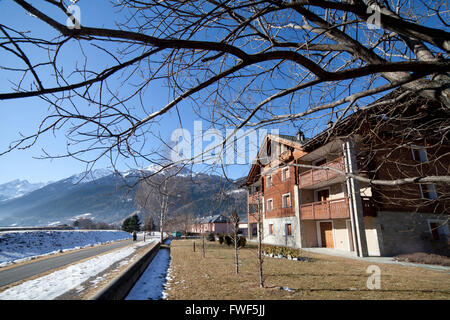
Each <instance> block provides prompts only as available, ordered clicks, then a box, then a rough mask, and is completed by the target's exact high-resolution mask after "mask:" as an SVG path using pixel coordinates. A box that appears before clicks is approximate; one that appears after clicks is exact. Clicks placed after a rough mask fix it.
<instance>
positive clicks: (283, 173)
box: [281, 168, 290, 181]
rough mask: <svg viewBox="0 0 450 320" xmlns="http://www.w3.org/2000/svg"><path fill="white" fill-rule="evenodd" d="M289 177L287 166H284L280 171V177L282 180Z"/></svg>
mask: <svg viewBox="0 0 450 320" xmlns="http://www.w3.org/2000/svg"><path fill="white" fill-rule="evenodd" d="M289 177H290V175H289V168H284V169H283V170H282V171H281V179H282V180H283V181H284V180H287V179H289Z"/></svg>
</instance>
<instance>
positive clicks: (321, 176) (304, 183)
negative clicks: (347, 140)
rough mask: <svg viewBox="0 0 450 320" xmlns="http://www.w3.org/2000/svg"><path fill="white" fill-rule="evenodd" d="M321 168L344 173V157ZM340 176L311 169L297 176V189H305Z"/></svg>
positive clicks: (325, 170) (328, 171) (332, 172)
mask: <svg viewBox="0 0 450 320" xmlns="http://www.w3.org/2000/svg"><path fill="white" fill-rule="evenodd" d="M322 167H327V168H333V169H337V170H342V171H345V165H344V157H343V156H342V157H340V158H337V159H335V160H333V161H330V162H327V163H325V164H323V165H322ZM339 175H340V174H339V173H337V172H335V171H332V170H327V169H312V170H308V171H306V172H303V173H300V174H299V188H305V187H308V186H312V185H315V184H318V183H319V182H323V181H327V180H330V179H333V178H335V177H337V176H339Z"/></svg>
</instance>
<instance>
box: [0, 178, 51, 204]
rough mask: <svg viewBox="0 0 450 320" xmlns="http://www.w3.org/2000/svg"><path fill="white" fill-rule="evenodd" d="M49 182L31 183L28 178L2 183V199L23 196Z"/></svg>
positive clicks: (0, 198) (0, 191) (0, 193)
mask: <svg viewBox="0 0 450 320" xmlns="http://www.w3.org/2000/svg"><path fill="white" fill-rule="evenodd" d="M45 185H47V183H42V182H41V183H30V182H28V181H27V180H19V179H16V180H13V181H10V182H7V183H4V184H0V201H6V200H9V199H14V198H18V197H21V196H23V195H25V194H27V193H30V192H32V191H34V190H37V189H40V188H42V187H44V186H45Z"/></svg>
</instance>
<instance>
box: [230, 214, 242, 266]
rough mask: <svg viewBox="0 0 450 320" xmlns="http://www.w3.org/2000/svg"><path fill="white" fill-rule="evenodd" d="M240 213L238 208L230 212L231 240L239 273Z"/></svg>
mask: <svg viewBox="0 0 450 320" xmlns="http://www.w3.org/2000/svg"><path fill="white" fill-rule="evenodd" d="M239 221H240V218H239V215H238V213H237V211H236V209H233V210H232V211H231V212H230V226H231V230H230V231H231V233H230V236H231V240H232V241H233V243H234V263H235V267H236V268H235V270H236V274H238V273H239V238H240V236H239Z"/></svg>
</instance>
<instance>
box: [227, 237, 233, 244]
mask: <svg viewBox="0 0 450 320" xmlns="http://www.w3.org/2000/svg"><path fill="white" fill-rule="evenodd" d="M225 243H226V244H227V246H231V244H232V243H233V240H232V239H231V237H230V236H225Z"/></svg>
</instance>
